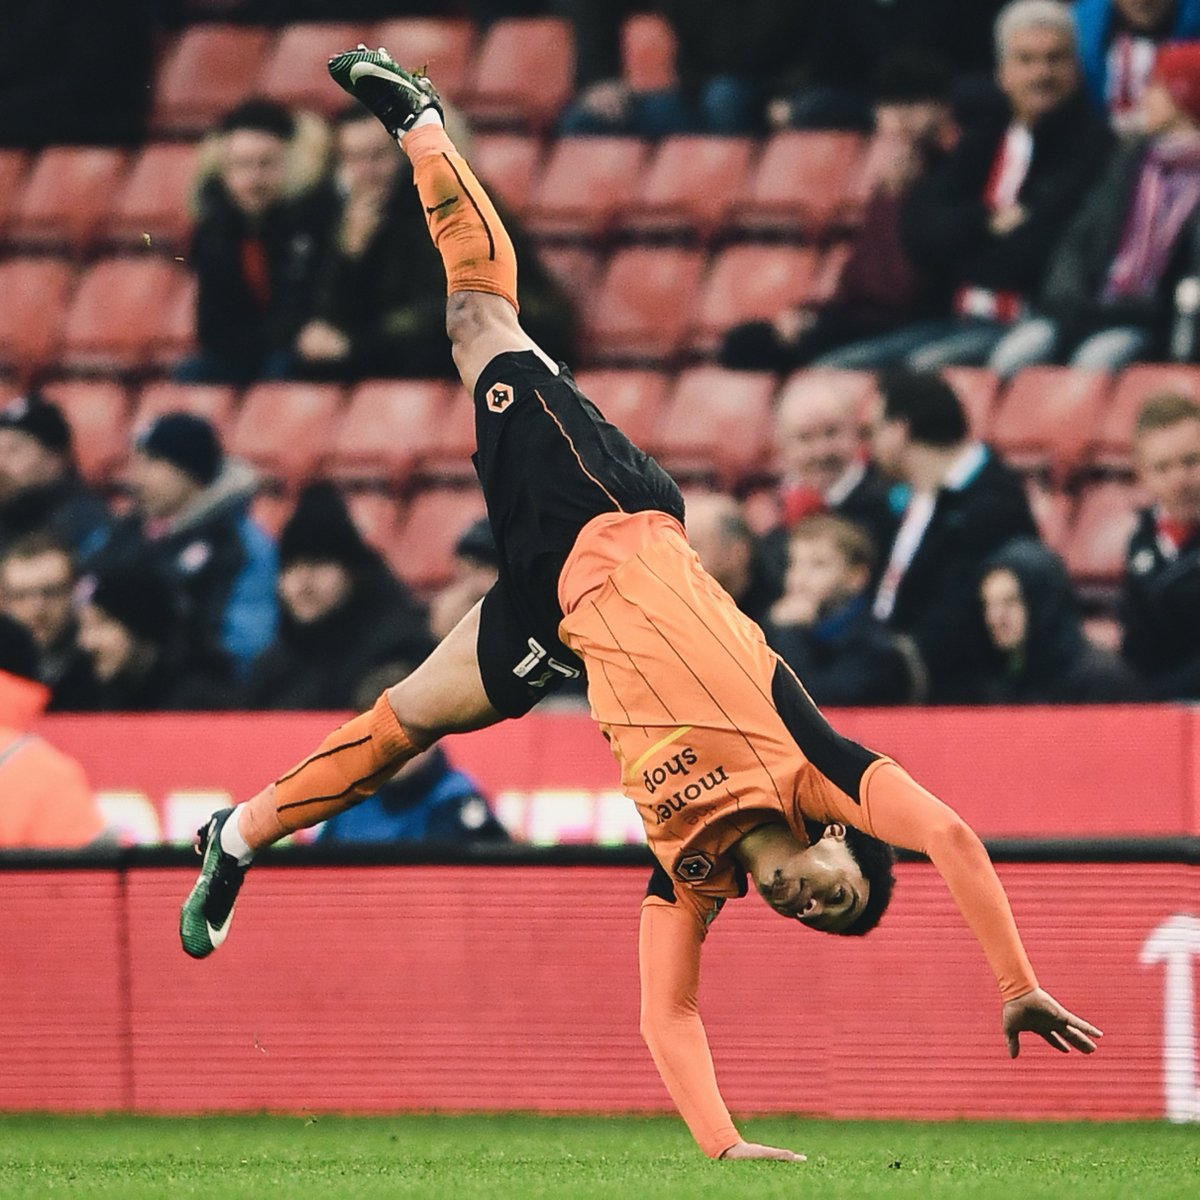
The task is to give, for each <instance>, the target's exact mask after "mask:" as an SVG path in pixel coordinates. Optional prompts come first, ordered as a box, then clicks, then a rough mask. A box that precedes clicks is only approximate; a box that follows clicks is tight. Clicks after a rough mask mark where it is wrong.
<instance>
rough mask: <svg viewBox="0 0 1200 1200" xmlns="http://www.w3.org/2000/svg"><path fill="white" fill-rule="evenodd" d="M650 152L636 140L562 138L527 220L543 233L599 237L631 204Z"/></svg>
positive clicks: (536, 230)
mask: <svg viewBox="0 0 1200 1200" xmlns="http://www.w3.org/2000/svg"><path fill="white" fill-rule="evenodd" d="M645 155H646V147H645V145H644V143H642V142H640V141H637V140H636V139H635V138H613V137H568V138H560V139H559V140H558V141H557V142H556V143H555V145H554V148H553V149H552V150H551V151H550V157H549V160H548V161H547V163H546V166H545V169H544V170H543V171H542V173H541V175H540V177H539V178H538V180H537V183H536V185H535V187H534V191H533V195H532V197H531V198H530V201H529V206H528V208H527V209H526V211H525V223H526V225H528V227H529V229H530V232H532V233H534V234H536V235H538V236H541V237H573V238H581V239H582V238H587V239H592V238H597V237H600V236H602V235H603V234H604V233H605V232H606V231H607V230H608V229H609V228H610V227H611V226H612V225H613V224H614V222H615V221H616V220H617V217H618V215H619V214H620V212H621V210H622V209H623V208H625V207H628V206H629V205H630V204H632V202H633V193H634V189H635V188H636V186H637V180H638V176H639V174H640V172H641V166H642V161H643V159H644V158H645Z"/></svg>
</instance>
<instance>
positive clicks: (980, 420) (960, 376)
mask: <svg viewBox="0 0 1200 1200" xmlns="http://www.w3.org/2000/svg"><path fill="white" fill-rule="evenodd" d="M942 378H943V379H945V381H946V382H947V383H948V384H949V385H950V386H951V387H952V388H953V389H954V391H955V393H956V394H957V396H958V398H959V399H960V400H961V401H962V403H963V407H964V408H965V409H966V410H967V418H968V420H969V421H970V423H971V436H972V437H976V438H986V437H987V436H988V429H989V427H990V425H991V420H992V410H993V408H995V406H996V397H997V396H998V395H999V393H1000V381H999V380H998V379H997V378H996V373H995V372H994V371H989V370H988V369H987V368H986V367H946V368H944V369H943V371H942Z"/></svg>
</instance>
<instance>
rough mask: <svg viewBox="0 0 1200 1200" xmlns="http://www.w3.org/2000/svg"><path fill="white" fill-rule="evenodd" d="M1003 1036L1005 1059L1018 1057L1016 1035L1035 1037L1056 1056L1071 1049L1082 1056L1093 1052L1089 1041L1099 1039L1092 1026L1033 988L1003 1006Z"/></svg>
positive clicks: (1094, 1045)
mask: <svg viewBox="0 0 1200 1200" xmlns="http://www.w3.org/2000/svg"><path fill="white" fill-rule="evenodd" d="M1003 1023H1004V1036H1005V1037H1006V1038H1007V1039H1008V1056H1009V1058H1016V1057H1017V1055H1018V1054H1020V1053H1021V1043H1020V1042H1019V1041H1018V1035H1019V1034H1021V1033H1036V1034H1037V1035H1038V1037H1040V1038H1044V1039H1045V1040H1046V1041H1047V1042H1049V1043H1050V1045H1051V1046H1053V1047H1054V1049H1055V1050H1057V1051H1058V1052H1059V1053H1060V1054H1069V1053H1070V1052H1071V1048H1072V1047H1074V1048H1075V1049H1076V1050H1080V1051H1082V1052H1083V1053H1084V1054H1092V1053H1094V1052H1095V1049H1096V1043H1095V1042H1094V1041H1092V1038H1098V1037H1103V1036H1104V1034H1103V1033H1101V1032H1100V1030H1099V1029H1097V1028H1096V1027H1095V1025H1089V1024H1088V1023H1087V1022H1086V1021H1085V1020H1084V1019H1083V1018H1082V1017H1077V1016H1076V1015H1075V1014H1074V1013H1072V1012H1067V1010H1066V1009H1065V1008H1063V1006H1062V1005H1061V1004H1059V1002H1058V1001H1057V1000H1055V998H1054V997H1053V996H1052V995H1050V993H1049V992H1046V991H1043V990H1042V989H1041V988H1034V989H1033V991H1032V992H1026V993H1025V995H1024V996H1018V997H1017V999H1016V1000H1009V1001H1008V1003H1007V1004H1005V1006H1004V1017H1003Z"/></svg>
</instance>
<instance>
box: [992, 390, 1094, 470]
mask: <svg viewBox="0 0 1200 1200" xmlns="http://www.w3.org/2000/svg"><path fill="white" fill-rule="evenodd" d="M1107 390H1108V375H1107V374H1105V373H1104V372H1102V371H1081V370H1078V369H1075V368H1072V367H1029V368H1027V369H1026V370H1024V371H1022V372H1021V373H1020V374H1019V375H1017V377H1016V378H1015V379H1014V380H1013V381H1012V383H1010V384H1009V386H1008V390H1007V391H1006V392H1005V394H1004V396H1003V397H1002V398H1001V400H1000V404H999V406H998V408H997V409H996V412H995V415H994V417H993V419H992V427H991V431H990V435H989V436H990V439H991V441H993V442H994V443H995V444H996V446H997V447H998V448H999V449H1000V451H1001V452H1002V453H1003V454H1004V455H1005V456H1006V457H1007V458H1008V459H1009V460H1010V461H1011V462H1012V464H1013V465H1014V466H1016V467H1018V468H1019V469H1021V470H1026V471H1030V470H1035V471H1045V470H1050V471H1051V472H1053V473H1054V474H1055V475H1057V476H1059V477H1060V478H1061V477H1062V476H1064V475H1065V474H1066V473H1067V472H1069V471H1070V470H1071V469H1072V468H1074V467H1075V466H1076V465H1078V463H1079V460H1080V458H1081V457H1082V454H1083V449H1084V447H1085V446H1086V445H1087V441H1088V438H1089V437H1090V436H1091V432H1092V430H1093V429H1094V428H1095V426H1096V422H1097V421H1098V420H1099V418H1100V413H1101V411H1102V405H1103V403H1104V398H1105V395H1106V393H1107Z"/></svg>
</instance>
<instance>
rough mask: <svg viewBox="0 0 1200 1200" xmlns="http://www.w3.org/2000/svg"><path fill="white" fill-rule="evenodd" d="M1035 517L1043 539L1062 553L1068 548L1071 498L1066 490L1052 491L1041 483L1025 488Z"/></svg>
mask: <svg viewBox="0 0 1200 1200" xmlns="http://www.w3.org/2000/svg"><path fill="white" fill-rule="evenodd" d="M1025 494H1026V496H1028V498H1029V507H1030V508H1031V509H1032V510H1033V519H1034V520H1035V521H1036V522H1037V527H1038V533H1040V534H1041V536H1042V541H1043V542H1045V543H1046V545H1047V546H1049V547H1050V549H1051V550H1054V551H1056V552H1057V553H1058V554H1062V553H1063V551H1064V550H1065V549H1066V545H1067V538H1068V535H1069V533H1070V526H1071V507H1072V506H1071V498H1070V496H1068V495H1067V494H1066V493H1065V492H1059V491H1052V490H1051V489H1050V488H1045V487H1041V486H1039V485H1032V484H1031V485H1029V486H1027V487H1026V488H1025Z"/></svg>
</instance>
